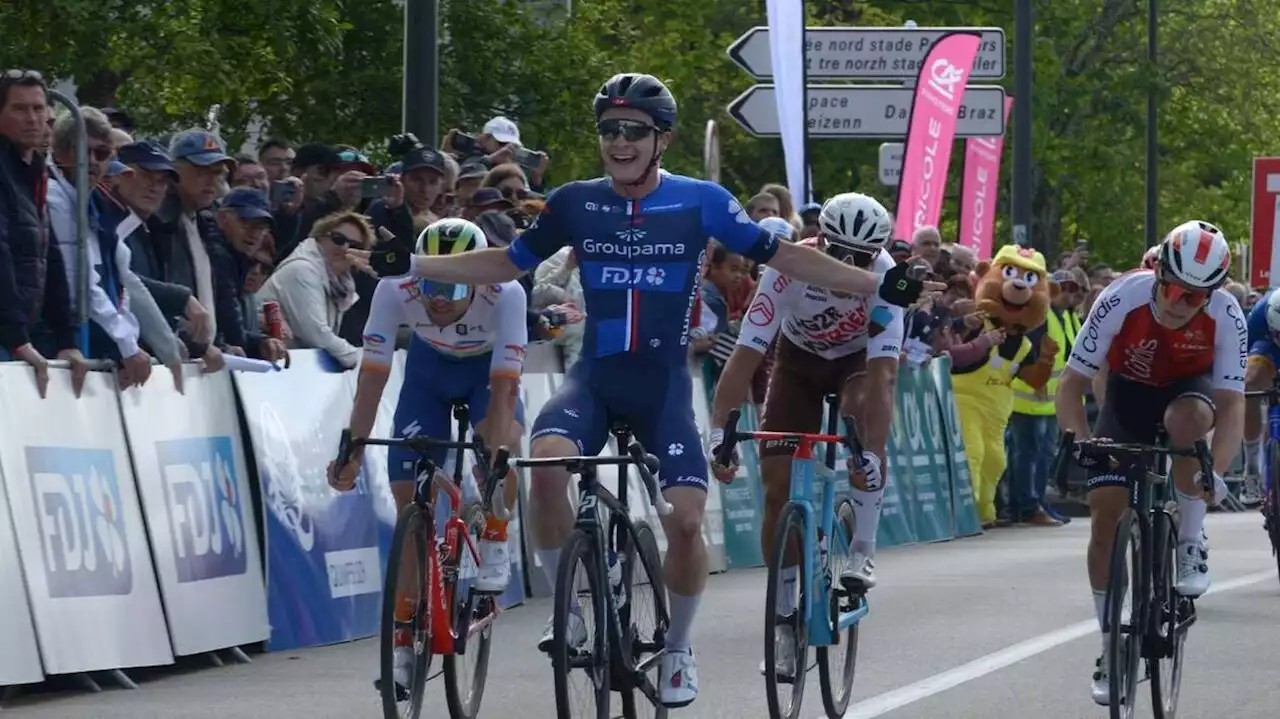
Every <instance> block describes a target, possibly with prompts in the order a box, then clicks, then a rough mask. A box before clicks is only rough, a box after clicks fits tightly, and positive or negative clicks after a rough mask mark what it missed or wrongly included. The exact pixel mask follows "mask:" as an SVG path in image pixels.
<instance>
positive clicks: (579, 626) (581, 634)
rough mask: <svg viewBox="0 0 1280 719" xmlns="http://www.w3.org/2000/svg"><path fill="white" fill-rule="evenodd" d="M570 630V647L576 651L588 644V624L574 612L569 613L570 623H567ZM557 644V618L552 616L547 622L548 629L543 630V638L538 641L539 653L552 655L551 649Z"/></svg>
mask: <svg viewBox="0 0 1280 719" xmlns="http://www.w3.org/2000/svg"><path fill="white" fill-rule="evenodd" d="M567 626H568V630H569V646H570V647H573V648H574V649H581V648H582V647H583V645H585V644H586V643H587V623H586V622H585V621H583V619H582V617H581V616H579V615H578V614H575V613H573V612H570V613H569V621H568V622H567ZM555 642H556V618H555V617H554V616H552V617H551V618H550V619H548V620H547V628H546V629H543V630H542V638H541V639H539V640H538V651H540V652H544V653H547V654H549V653H551V648H552V647H553V646H554V645H555Z"/></svg>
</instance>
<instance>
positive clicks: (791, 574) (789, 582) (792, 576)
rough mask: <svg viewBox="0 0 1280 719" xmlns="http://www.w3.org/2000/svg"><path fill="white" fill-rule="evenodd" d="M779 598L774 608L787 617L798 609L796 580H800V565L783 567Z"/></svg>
mask: <svg viewBox="0 0 1280 719" xmlns="http://www.w3.org/2000/svg"><path fill="white" fill-rule="evenodd" d="M778 580H779V581H778V599H777V603H776V606H775V607H774V610H775V611H776V612H777V613H778V616H780V617H785V616H788V615H790V614H791V613H792V612H794V611H795V610H796V582H797V581H799V580H800V565H796V566H794V567H783V568H782V571H780V572H779V576H778Z"/></svg>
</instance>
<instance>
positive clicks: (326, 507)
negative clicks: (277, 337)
mask: <svg viewBox="0 0 1280 719" xmlns="http://www.w3.org/2000/svg"><path fill="white" fill-rule="evenodd" d="M290 354H291V359H292V366H291V367H290V369H288V370H286V371H284V372H279V373H275V372H273V373H267V374H248V373H237V374H236V387H237V389H238V391H239V393H240V400H241V405H242V407H243V408H244V413H245V417H246V419H247V421H248V425H249V430H250V435H251V438H252V442H253V452H254V456H255V457H256V459H257V465H258V471H259V479H260V481H261V486H262V496H263V514H264V515H265V516H264V518H263V526H264V527H265V531H264V534H265V537H266V548H267V551H266V555H267V606H268V614H269V617H270V620H271V639H270V640H269V642H268V646H269V648H270V649H272V650H283V649H292V648H297V647H309V646H317V645H322V644H330V643H334V642H342V641H348V640H351V639H358V638H361V637H368V636H372V635H374V634H376V633H377V631H378V624H379V619H380V612H381V597H382V567H383V563H384V557H385V555H386V547H387V545H389V543H390V537H391V530H392V525H391V524H389V523H388V522H386V521H385V520H384V519H380V515H381V516H382V517H386V516H387V512H386V509H385V508H383V507H379V506H377V505H378V503H382V502H385V501H386V499H387V494H386V493H385V492H383V491H380V490H379V489H377V488H373V487H371V486H370V485H371V483H370V482H369V480H368V477H369V476H370V475H371V474H372V473H371V472H369V471H368V468H367V467H366V471H364V472H362V473H361V476H360V478H359V480H358V482H357V486H356V489H355V490H353V491H351V492H345V493H342V492H337V491H334V490H333V489H331V488H330V487H329V484H328V481H327V479H326V476H325V474H326V468H327V466H328V464H329V462H330V461H332V460H333V457H334V454H335V452H336V451H337V447H338V437H339V434H340V433H341V431H342V429H343V428H344V427H345V426H346V424H347V420H348V418H349V416H350V413H351V404H352V395H351V393H350V389H349V385H348V384H347V380H346V379H345V378H344V376H343V374H341V373H340V372H339V368H338V367H336V366H335V365H334V363H333V362H332V360H331V359H329V358H328V357H327V356H323V353H321V352H318V351H294V352H291V353H290ZM384 476H385V475H384ZM383 482H384V483H385V479H384V480H383Z"/></svg>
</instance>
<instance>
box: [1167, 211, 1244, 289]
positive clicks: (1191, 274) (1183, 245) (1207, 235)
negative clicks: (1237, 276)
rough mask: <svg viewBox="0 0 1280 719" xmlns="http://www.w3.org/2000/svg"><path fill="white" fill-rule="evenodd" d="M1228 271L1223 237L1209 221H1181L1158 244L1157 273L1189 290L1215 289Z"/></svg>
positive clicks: (1226, 252)
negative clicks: (1158, 271) (1193, 288)
mask: <svg viewBox="0 0 1280 719" xmlns="http://www.w3.org/2000/svg"><path fill="white" fill-rule="evenodd" d="M1229 269H1231V247H1230V246H1229V245H1228V244H1227V238H1226V235H1223V234H1222V230H1219V229H1218V228H1217V227H1215V226H1214V225H1211V224H1209V223H1208V222H1202V221H1200V220H1191V221H1190V222H1184V223H1183V224H1181V225H1178V226H1177V227H1175V228H1173V231H1172V232H1170V233H1169V234H1168V235H1167V236H1166V237H1165V238H1164V242H1163V243H1162V244H1161V245H1160V272H1161V273H1163V274H1164V275H1166V276H1168V277H1169V278H1171V279H1174V280H1176V281H1178V282H1179V283H1181V284H1184V285H1186V286H1188V287H1196V288H1200V289H1206V290H1215V289H1217V288H1219V287H1221V286H1222V285H1223V284H1225V283H1226V281H1227V271H1228V270H1229Z"/></svg>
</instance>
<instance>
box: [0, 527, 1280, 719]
mask: <svg viewBox="0 0 1280 719" xmlns="http://www.w3.org/2000/svg"><path fill="white" fill-rule="evenodd" d="M1260 525H1261V520H1260V518H1259V517H1258V516H1257V515H1256V514H1255V513H1244V514H1230V515H1228V514H1216V515H1213V516H1211V517H1210V518H1209V536H1210V539H1211V543H1212V544H1211V547H1212V549H1211V553H1210V560H1211V566H1212V569H1213V576H1214V584H1215V587H1214V590H1213V592H1214V593H1213V595H1212V596H1209V597H1206V598H1204V599H1202V600H1201V601H1200V602H1199V603H1198V608H1199V613H1200V620H1199V622H1198V623H1197V624H1196V626H1195V627H1193V628H1192V630H1191V636H1190V639H1189V641H1188V646H1187V658H1188V662H1187V667H1186V671H1185V674H1184V678H1183V683H1182V703H1181V706H1180V714H1179V716H1180V717H1185V718H1186V719H1196V718H1198V717H1219V716H1230V717H1233V718H1234V719H1251V718H1258V719H1262V718H1264V717H1265V718H1267V719H1270V718H1272V717H1275V716H1276V707H1280V681H1278V680H1277V674H1276V672H1277V671H1280V665H1278V664H1277V663H1276V661H1275V658H1276V655H1277V646H1280V632H1278V631H1277V626H1278V625H1280V582H1278V581H1277V577H1276V569H1275V563H1274V561H1273V560H1272V558H1271V554H1270V550H1269V549H1268V547H1267V542H1266V538H1265V536H1264V535H1263V532H1262V531H1261V529H1260ZM1086 536H1087V527H1086V524H1085V521H1082V520H1076V521H1075V522H1073V523H1072V524H1071V525H1069V526H1067V527H1063V528H1060V529H1032V528H1010V529H1001V530H997V531H994V532H991V533H989V534H987V535H986V536H983V537H976V538H971V539H965V540H960V541H953V542H948V543H944V544H937V545H930V546H917V547H906V548H900V549H891V550H885V551H882V552H881V555H880V561H879V570H878V571H879V579H880V586H879V587H877V588H876V590H875V591H874V593H873V595H872V604H871V615H870V617H869V618H868V619H867V620H866V622H865V623H864V625H863V632H862V643H861V646H860V651H859V659H858V678H857V680H856V684H855V688H854V700H853V702H852V703H851V705H850V708H849V712H848V713H847V714H846V717H848V718H849V719H854V718H857V719H868V718H869V717H880V716H882V717H886V718H888V719H908V718H912V719H919V718H922V717H923V718H928V717H945V718H947V719H951V718H962V719H963V718H968V717H974V718H975V719H978V718H981V719H1015V718H1016V719H1026V717H1046V718H1048V717H1063V718H1068V719H1080V718H1081V717H1102V716H1106V714H1105V710H1103V709H1101V708H1099V707H1097V706H1095V705H1094V704H1093V703H1092V701H1091V700H1090V698H1089V678H1090V674H1091V672H1092V669H1093V660H1094V658H1095V657H1096V656H1097V654H1098V651H1099V642H1098V638H1097V636H1098V635H1097V633H1096V624H1095V622H1094V619H1093V605H1092V599H1091V595H1090V592H1089V589H1088V587H1087V584H1086V581H1085V573H1084V559H1083V554H1082V552H1083V550H1084V542H1085V537H1086ZM763 595H764V573H763V571H762V570H749V571H737V572H732V573H729V574H724V575H719V576H716V577H713V578H712V579H711V584H710V588H709V590H708V593H707V595H706V598H705V599H704V601H703V604H702V613H701V615H700V617H699V620H698V625H697V627H696V628H695V637H694V639H695V649H696V651H697V653H698V658H699V669H700V675H701V677H700V678H701V685H702V694H701V697H700V698H699V699H698V701H697V702H696V703H695V704H693V705H691V706H690V707H689V708H687V709H685V710H681V711H679V712H672V716H675V717H681V718H685V717H687V718H688V719H695V718H698V719H722V718H723V719H729V718H732V719H752V718H754V717H764V716H766V710H765V708H764V707H765V703H764V681H763V679H762V678H761V677H760V675H759V673H758V671H757V664H758V662H759V659H760V657H761V634H762V630H761V629H759V627H760V616H761V607H762V605H763ZM548 611H549V604H548V601H547V600H545V599H539V600H534V601H532V602H530V604H528V605H525V606H524V607H521V608H518V609H515V610H512V611H511V612H508V613H507V614H505V615H504V616H503V618H502V622H501V624H500V626H499V627H498V631H499V634H498V636H497V638H496V640H495V641H496V642H497V645H496V648H497V651H496V652H495V653H494V658H493V662H492V664H491V667H490V679H489V685H488V690H487V692H486V695H485V700H484V706H483V710H482V712H481V714H482V716H488V717H503V718H506V717H512V718H514V717H537V718H538V719H541V718H542V717H551V716H554V698H553V696H552V690H551V684H550V680H551V671H550V666H549V664H548V662H547V660H546V659H545V658H543V657H542V656H540V655H539V654H538V653H537V651H536V650H535V648H534V646H533V644H534V641H535V639H536V637H537V636H538V634H539V632H540V631H541V629H542V626H543V623H544V621H545V620H546V617H547V613H548ZM375 666H376V643H375V642H374V641H361V642H354V643H350V644H345V645H341V646H334V647H326V648H321V649H312V650H305V651H293V652H284V653H279V654H267V655H257V656H255V658H254V662H253V664H251V665H228V666H226V667H223V668H207V667H198V668H194V669H186V670H182V671H172V670H170V671H165V672H161V673H158V674H157V675H156V676H154V677H147V678H146V680H145V681H143V682H142V683H141V688H139V689H138V690H136V691H128V690H121V689H109V690H107V691H106V692H104V693H102V694H97V695H89V694H84V693H77V692H75V691H74V690H71V691H62V692H57V693H54V692H45V693H39V694H32V695H30V696H19V697H18V698H17V699H16V700H13V701H11V702H9V703H8V705H7V706H6V708H5V710H3V711H0V715H3V717H5V718H6V719H7V718H10V717H12V718H13V719H55V718H56V719H68V718H72V717H86V718H90V717H92V718H93V719H143V718H149V717H157V718H159V717H163V718H164V719H206V718H207V719H238V718H239V717H271V718H272V719H288V718H291V717H299V718H305V719H328V718H333V719H359V718H361V717H369V718H370V719H377V718H378V717H379V716H380V712H379V704H378V701H377V697H376V695H375V693H374V690H373V689H372V686H371V679H372V677H373V674H374V670H375ZM809 676H810V686H809V688H808V690H807V692H806V696H805V703H804V708H803V711H802V712H801V717H803V718H804V719H818V717H820V716H822V714H823V712H822V704H821V698H820V696H819V693H818V690H817V679H816V673H814V672H811V673H810V675H809ZM1140 690H1141V692H1142V694H1143V697H1144V699H1143V704H1142V705H1140V711H1139V716H1144V715H1145V716H1150V710H1149V709H1148V708H1147V707H1149V699H1147V698H1146V697H1147V696H1148V695H1147V691H1148V690H1147V685H1145V684H1143V685H1141V687H1140ZM427 691H428V699H429V704H428V707H427V710H426V711H425V712H424V716H426V717H429V718H431V719H438V718H441V717H446V716H447V711H446V710H445V707H444V697H443V689H442V688H441V687H440V685H439V684H438V683H437V682H433V683H432V684H430V685H428V689H427Z"/></svg>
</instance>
